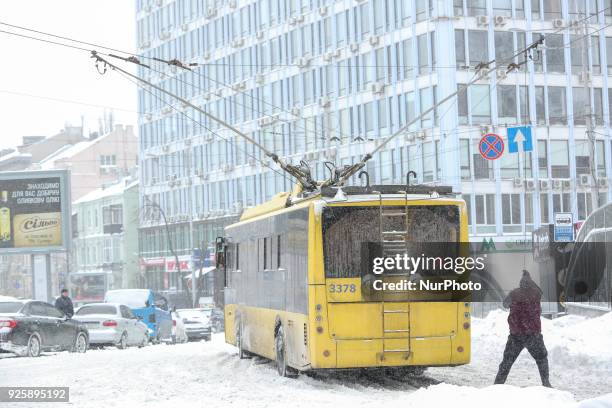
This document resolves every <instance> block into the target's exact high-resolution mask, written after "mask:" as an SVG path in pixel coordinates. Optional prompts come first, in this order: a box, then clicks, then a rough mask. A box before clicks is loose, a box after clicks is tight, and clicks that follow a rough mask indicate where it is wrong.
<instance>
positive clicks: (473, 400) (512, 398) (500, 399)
mask: <svg viewBox="0 0 612 408" xmlns="http://www.w3.org/2000/svg"><path fill="white" fill-rule="evenodd" d="M408 401H409V403H408V404H407V405H405V406H407V407H415V408H416V407H469V408H491V407H492V406H494V407H495V408H517V407H540V408H544V407H555V408H570V407H571V408H575V407H576V402H575V401H574V398H573V397H572V395H571V394H570V393H569V392H566V391H559V390H554V389H548V388H544V387H528V388H523V389H521V388H517V387H514V386H511V385H494V386H489V387H486V388H475V387H464V386H458V385H450V384H439V385H434V386H431V387H428V388H423V389H420V390H418V391H416V392H414V393H413V394H411V395H410V398H409V399H408ZM408 401H407V402H408Z"/></svg>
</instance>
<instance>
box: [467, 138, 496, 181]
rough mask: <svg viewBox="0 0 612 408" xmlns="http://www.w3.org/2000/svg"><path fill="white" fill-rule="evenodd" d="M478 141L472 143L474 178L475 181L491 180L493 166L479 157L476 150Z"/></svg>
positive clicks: (478, 152)
mask: <svg viewBox="0 0 612 408" xmlns="http://www.w3.org/2000/svg"><path fill="white" fill-rule="evenodd" d="M479 142H480V141H479V140H476V141H474V149H473V150H472V159H473V161H474V178H475V179H477V180H492V179H493V166H492V165H491V161H490V160H487V159H485V158H484V157H482V156H481V155H480V151H479V150H478V144H479Z"/></svg>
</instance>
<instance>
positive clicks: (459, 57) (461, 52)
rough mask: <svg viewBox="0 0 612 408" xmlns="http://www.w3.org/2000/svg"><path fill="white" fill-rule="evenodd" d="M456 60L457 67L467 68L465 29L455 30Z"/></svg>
mask: <svg viewBox="0 0 612 408" xmlns="http://www.w3.org/2000/svg"><path fill="white" fill-rule="evenodd" d="M455 61H456V62H457V69H465V68H466V66H465V37H464V31H463V30H455Z"/></svg>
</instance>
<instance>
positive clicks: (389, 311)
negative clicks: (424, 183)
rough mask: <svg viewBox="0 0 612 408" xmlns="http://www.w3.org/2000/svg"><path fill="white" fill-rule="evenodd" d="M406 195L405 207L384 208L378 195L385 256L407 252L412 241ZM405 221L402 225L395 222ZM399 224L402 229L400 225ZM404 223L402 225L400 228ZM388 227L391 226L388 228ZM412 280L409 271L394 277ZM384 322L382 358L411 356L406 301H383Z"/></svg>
mask: <svg viewBox="0 0 612 408" xmlns="http://www.w3.org/2000/svg"><path fill="white" fill-rule="evenodd" d="M401 193H404V203H405V204H404V206H403V207H401V206H385V205H384V202H383V195H382V193H381V192H378V200H379V228H380V244H381V249H382V256H383V257H394V256H395V255H396V254H404V253H406V252H407V251H408V245H409V242H410V231H409V226H410V212H409V208H408V192H407V191H403V192H401ZM397 220H403V223H397V222H395V221H397ZM398 224H399V226H398ZM402 224H403V226H401V225H402ZM387 225H391V226H392V227H391V228H389V229H387ZM394 276H401V277H402V278H409V277H410V272H406V273H402V274H394ZM382 312H383V316H382V323H383V327H382V330H383V356H384V354H385V353H404V358H405V359H408V358H409V356H410V307H409V305H408V303H407V302H402V303H399V302H391V303H389V302H385V301H384V297H383V301H382Z"/></svg>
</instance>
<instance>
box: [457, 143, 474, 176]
mask: <svg viewBox="0 0 612 408" xmlns="http://www.w3.org/2000/svg"><path fill="white" fill-rule="evenodd" d="M459 148H460V153H459V154H460V165H461V180H470V179H471V178H472V172H471V170H470V141H469V140H468V139H460V140H459Z"/></svg>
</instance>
